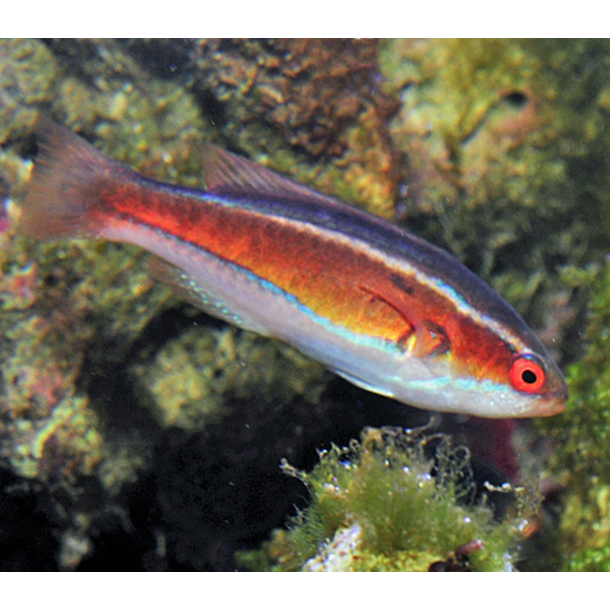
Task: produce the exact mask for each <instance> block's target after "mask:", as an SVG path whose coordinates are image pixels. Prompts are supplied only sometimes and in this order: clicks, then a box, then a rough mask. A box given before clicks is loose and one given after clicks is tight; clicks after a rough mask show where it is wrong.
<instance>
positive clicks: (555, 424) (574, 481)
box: [537, 263, 610, 571]
mask: <svg viewBox="0 0 610 610" xmlns="http://www.w3.org/2000/svg"><path fill="white" fill-rule="evenodd" d="M567 279H569V281H570V282H577V283H578V285H580V286H581V287H583V288H584V289H587V288H588V290H589V291H590V300H589V308H588V316H587V321H586V324H585V327H586V330H585V332H584V334H583V340H584V342H585V345H586V352H585V354H584V356H583V357H582V358H581V359H580V360H579V361H578V362H577V363H575V364H573V365H572V366H570V367H569V369H568V371H567V380H568V384H569V387H570V401H569V408H568V410H567V412H566V413H564V414H562V415H560V416H558V417H556V418H552V419H550V420H548V421H542V422H538V423H537V428H538V429H539V430H540V432H541V433H542V434H543V435H544V437H545V438H547V439H548V440H549V441H550V442H552V446H553V452H552V454H551V457H550V462H549V465H548V472H549V474H550V475H552V476H553V478H554V479H555V480H556V481H557V482H559V483H560V484H561V485H562V487H563V492H562V513H561V522H560V526H559V531H558V532H557V534H556V536H555V540H554V544H556V545H557V551H556V554H557V558H556V561H557V565H556V567H557V568H558V569H562V570H586V571H590V570H603V571H605V570H607V569H608V567H609V565H610V564H609V562H608V556H609V553H610V454H609V453H608V451H607V447H608V442H609V441H610V360H609V359H608V347H609V338H610V266H609V265H608V264H607V263H606V264H604V265H603V266H601V267H600V266H596V265H592V266H591V268H590V269H589V270H588V271H585V270H577V271H576V272H570V273H569V276H568V278H567Z"/></svg>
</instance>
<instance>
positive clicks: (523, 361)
mask: <svg viewBox="0 0 610 610" xmlns="http://www.w3.org/2000/svg"><path fill="white" fill-rule="evenodd" d="M545 381H546V374H545V372H544V368H543V367H542V364H541V363H540V361H539V360H538V358H536V357H535V356H533V355H532V354H524V355H521V356H517V358H515V360H514V361H513V364H512V366H511V367H510V382H511V383H512V385H513V387H514V388H515V389H516V390H519V391H520V392H529V393H534V392H539V391H540V390H541V389H542V386H544V382H545Z"/></svg>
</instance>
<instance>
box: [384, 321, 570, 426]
mask: <svg viewBox="0 0 610 610" xmlns="http://www.w3.org/2000/svg"><path fill="white" fill-rule="evenodd" d="M515 316H516V314H515ZM445 328H446V330H447V337H448V341H447V344H448V345H449V346H450V347H448V349H447V350H446V351H444V352H443V353H441V354H438V353H431V354H428V355H426V356H424V357H421V358H413V357H408V358H405V360H404V361H403V363H402V365H401V366H400V367H399V370H398V371H397V374H396V378H397V379H399V380H400V381H399V383H400V384H401V385H402V388H401V389H395V396H396V398H398V399H399V400H402V401H404V402H406V403H408V404H413V405H414V406H419V407H422V408H427V409H434V410H438V411H443V412H455V413H465V414H469V415H475V416H478V417H491V418H513V417H516V418H526V417H547V416H551V415H556V414H558V413H561V412H562V411H564V410H565V409H566V402H567V399H568V387H567V384H566V381H565V379H564V376H563V374H562V372H561V370H560V369H559V367H558V365H557V364H556V362H555V360H554V359H553V357H552V356H551V355H550V353H549V352H548V350H547V349H546V347H545V346H544V345H543V344H542V342H541V341H540V339H539V338H538V337H537V336H536V335H535V334H534V333H533V331H531V330H530V329H529V328H528V327H526V326H525V323H522V322H521V319H520V318H515V319H514V320H513V324H512V326H511V328H510V332H509V331H507V330H506V326H503V325H500V324H491V323H490V324H486V325H483V324H477V325H476V327H473V325H472V323H471V322H468V323H466V322H462V323H459V324H453V325H452V324H448V325H447V326H446V327H445Z"/></svg>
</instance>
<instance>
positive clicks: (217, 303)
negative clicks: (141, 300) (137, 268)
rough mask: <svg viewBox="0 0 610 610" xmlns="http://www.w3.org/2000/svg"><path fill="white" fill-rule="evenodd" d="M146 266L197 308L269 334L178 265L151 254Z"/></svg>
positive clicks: (241, 326)
mask: <svg viewBox="0 0 610 610" xmlns="http://www.w3.org/2000/svg"><path fill="white" fill-rule="evenodd" d="M148 268H149V271H150V273H151V275H152V276H153V277H154V278H155V279H157V280H159V281H161V282H163V283H164V284H167V285H168V286H169V287H170V288H171V289H172V290H173V291H174V292H175V293H176V294H177V295H178V296H179V297H181V298H182V299H184V300H185V301H186V302H187V303H190V304H191V305H193V306H194V307H196V308H197V309H201V310H202V311H204V312H205V313H207V314H209V315H211V316H213V317H215V318H219V319H221V320H224V321H225V322H229V323H230V324H234V325H235V326H239V327H240V328H243V329H245V330H251V331H253V332H255V333H258V334H259V335H269V332H268V331H267V329H265V328H263V327H262V326H260V324H258V323H257V322H255V321H253V320H251V319H249V318H248V317H247V316H246V315H244V313H243V312H239V313H238V312H236V311H233V310H232V308H231V307H230V306H229V305H228V304H227V303H225V302H224V301H223V300H222V298H220V297H219V295H218V294H216V291H215V290H214V288H213V287H206V286H204V285H201V284H200V283H199V282H198V281H197V280H195V279H193V278H192V277H190V276H189V274H188V273H186V272H185V271H184V270H183V269H181V268H180V267H176V266H175V265H172V264H171V263H168V262H167V261H165V260H163V259H162V258H159V257H157V256H152V257H151V258H150V259H149V261H148Z"/></svg>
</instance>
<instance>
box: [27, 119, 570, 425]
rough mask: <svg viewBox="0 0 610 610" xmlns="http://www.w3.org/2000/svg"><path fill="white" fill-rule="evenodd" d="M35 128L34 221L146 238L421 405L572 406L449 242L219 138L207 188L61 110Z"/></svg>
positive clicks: (475, 409) (37, 229)
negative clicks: (121, 147) (115, 144)
mask: <svg viewBox="0 0 610 610" xmlns="http://www.w3.org/2000/svg"><path fill="white" fill-rule="evenodd" d="M37 135H38V142H39V146H38V149H39V151H38V154H37V157H36V160H35V164H34V169H33V172H32V175H31V178H30V182H29V185H28V187H27V192H26V195H25V197H24V200H23V202H22V214H21V220H20V222H21V229H22V230H23V232H24V233H25V234H26V235H28V236H30V237H32V238H36V239H44V240H48V239H54V240H58V239H72V238H89V239H104V240H111V241H118V242H127V243H130V244H135V245H137V246H140V247H141V248H144V249H145V250H147V251H148V252H150V253H151V254H152V257H151V261H150V268H151V272H152V273H153V275H154V276H155V277H156V278H158V279H160V280H162V281H164V282H166V283H167V284H169V285H170V286H171V287H172V288H173V289H174V290H175V291H176V292H177V293H178V294H179V295H180V296H181V297H183V298H184V299H185V300H186V301H188V302H189V303H191V304H193V305H195V306H196V307H198V308H200V309H201V310H203V311H205V312H207V313H208V314H211V315H212V316H215V317H217V318H220V319H222V320H224V321H227V322H229V323H231V324H234V325H236V326H238V327H241V328H243V329H246V330H249V331H254V332H256V333H258V334H260V335H263V336H267V337H273V338H276V339H279V340H282V341H284V342H287V343H289V344H291V345H293V346H294V347H296V348H297V349H298V350H300V351H301V352H303V353H304V354H306V355H307V356H309V357H311V358H313V359H314V360H317V361H319V362H321V363H323V364H324V365H325V366H326V367H328V368H329V369H330V370H331V371H334V372H335V373H337V374H338V375H340V376H342V377H344V378H345V379H347V380H349V381H350V382H352V383H353V384H355V385H356V386H359V387H362V388H365V389H366V390H369V391H371V392H375V393H377V394H380V395H383V396H387V397H391V398H393V399H396V400H397V401H400V402H402V403H405V404H408V405H410V406H413V407H418V408H421V409H430V410H434V411H440V412H448V413H460V414H465V415H473V416H478V417H487V418H526V417H537V416H550V415H555V414H557V413H560V412H562V411H563V410H564V409H565V408H566V402H567V399H568V389H567V385H566V382H565V380H564V377H563V375H562V373H561V370H560V369H559V367H558V365H557V364H556V363H555V361H554V360H553V358H552V356H551V355H550V353H549V351H548V350H547V349H546V347H545V346H544V345H543V343H542V342H541V340H540V339H539V338H538V337H537V336H536V334H535V333H534V332H533V331H532V330H531V329H530V328H529V327H528V326H527V324H526V323H525V322H524V320H523V319H522V318H521V316H520V315H519V314H518V313H517V312H516V311H515V310H514V309H513V308H512V307H511V306H510V305H509V304H508V303H507V302H506V301H505V300H504V299H503V298H502V297H500V295H499V294H498V293H497V292H495V291H494V290H493V289H492V288H491V287H490V286H488V285H487V284H486V283H485V282H484V281H483V280H482V279H480V278H479V277H478V276H476V275H475V274H474V273H473V272H471V271H470V270H469V269H468V268H466V267H465V266H464V265H463V264H462V263H461V262H460V261H459V260H458V259H457V258H455V257H454V256H453V255H451V254H450V253H449V252H447V251H446V250H444V249H441V248H439V247H437V246H435V245H433V244H431V243H429V242H427V241H425V240H423V239H421V238H419V237H417V236H416V235H413V234H411V233H409V232H407V231H406V230H404V229H402V228H400V227H399V226H397V225H395V224H393V223H391V222H389V221H387V220H385V219H382V218H380V217H378V216H375V215H374V214H371V213H369V212H367V211H365V210H363V209H361V208H358V207H356V206H354V205H350V204H348V203H345V202H342V201H340V200H339V199H336V198H334V197H331V196H329V195H325V194H322V193H320V192H317V191H316V190H314V189H313V188H310V187H308V186H305V185H302V184H300V183H298V182H296V181H293V180H291V179H290V178H287V177H285V176H283V175H280V174H278V173H276V172H274V171H272V170H271V169H269V168H267V167H264V166H262V165H260V164H257V163H255V162H253V161H250V160H249V159H246V158H245V157H242V156H239V155H237V154H234V153H231V152H228V151H226V150H224V149H222V148H219V147H216V146H213V145H211V144H204V145H202V147H201V155H202V163H203V169H204V178H205V188H202V189H196V188H192V187H187V186H180V185H175V184H169V183H164V182H161V181H158V180H155V179H153V178H149V177H146V176H144V175H142V174H140V173H138V172H136V171H135V170H133V169H131V168H129V167H128V166H126V165H124V164H122V163H121V162H119V161H117V160H115V159H112V158H111V157H108V156H106V155H104V154H103V153H102V152H100V151H98V150H97V149H96V148H95V147H94V146H93V145H92V144H90V143H89V142H87V141H86V140H84V139H83V138H81V137H80V136H78V135H76V134H75V133H73V132H72V131H70V130H69V129H67V128H65V127H63V126H61V125H59V124H57V123H54V122H53V121H52V120H50V119H46V120H42V121H41V122H40V124H39V127H38V128H37Z"/></svg>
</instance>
